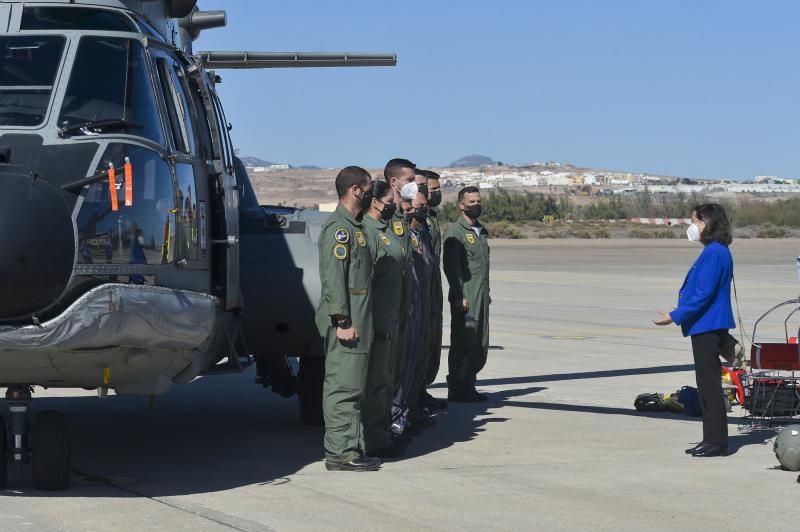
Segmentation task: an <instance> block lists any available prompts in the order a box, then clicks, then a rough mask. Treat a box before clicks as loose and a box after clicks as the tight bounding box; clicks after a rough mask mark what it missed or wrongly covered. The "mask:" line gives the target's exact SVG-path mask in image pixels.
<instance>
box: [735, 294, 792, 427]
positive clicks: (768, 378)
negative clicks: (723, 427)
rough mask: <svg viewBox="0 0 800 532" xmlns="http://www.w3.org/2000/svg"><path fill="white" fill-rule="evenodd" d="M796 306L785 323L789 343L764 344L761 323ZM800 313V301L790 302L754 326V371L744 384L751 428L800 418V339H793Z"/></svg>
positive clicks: (771, 310)
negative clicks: (791, 325) (791, 324)
mask: <svg viewBox="0 0 800 532" xmlns="http://www.w3.org/2000/svg"><path fill="white" fill-rule="evenodd" d="M786 307H792V308H791V311H790V312H789V313H788V315H787V316H786V319H784V321H783V329H784V334H785V342H763V341H759V338H758V336H757V334H758V326H759V324H760V323H761V322H762V321H763V320H764V318H766V317H767V316H769V315H770V314H772V313H773V312H775V311H777V310H779V309H785V308H786ZM798 311H800V299H790V300H788V301H784V302H783V303H780V304H778V305H775V306H774V307H772V308H771V309H769V310H768V311H766V312H765V313H764V314H763V315H762V316H761V317H760V318H758V320H756V322H755V324H754V325H753V341H752V345H751V347H750V369H749V372H748V374H747V376H746V379H747V381H746V383H742V384H743V385H744V404H743V406H744V408H745V410H747V411H748V412H749V415H747V416H746V419H747V420H749V422H750V425H751V426H762V427H771V426H773V425H782V424H786V423H790V422H792V421H794V420H795V419H796V418H798V417H800V382H799V381H800V344H798V342H797V337H798V336H800V328H798V333H797V336H795V337H793V338H790V336H789V320H790V319H791V318H792V316H794V315H795V314H796V313H797V312H798Z"/></svg>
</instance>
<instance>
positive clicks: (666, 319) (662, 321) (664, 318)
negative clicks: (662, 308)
mask: <svg viewBox="0 0 800 532" xmlns="http://www.w3.org/2000/svg"><path fill="white" fill-rule="evenodd" d="M659 314H661V319H660V320H653V323H655V324H656V325H662V326H663V325H669V324H670V323H672V318H670V317H669V312H659Z"/></svg>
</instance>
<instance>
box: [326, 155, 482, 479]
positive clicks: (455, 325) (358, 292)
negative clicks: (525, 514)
mask: <svg viewBox="0 0 800 532" xmlns="http://www.w3.org/2000/svg"><path fill="white" fill-rule="evenodd" d="M336 192H337V195H338V197H339V205H338V206H337V208H336V210H335V212H334V213H332V214H331V216H330V217H329V218H328V220H327V221H326V222H325V224H324V225H323V227H322V231H321V234H320V237H319V256H320V259H319V261H320V280H321V286H322V294H321V298H320V305H319V308H318V309H317V327H318V329H319V331H320V334H321V335H322V336H323V338H324V342H325V350H326V359H325V382H324V388H323V412H324V417H325V440H324V444H325V454H326V460H325V465H326V467H327V469H328V470H331V471H374V470H377V469H379V468H380V465H381V459H387V458H397V457H399V456H402V455H403V453H404V451H405V448H406V446H407V445H408V444H409V443H410V441H411V437H412V435H417V434H419V433H420V432H421V431H422V430H423V429H424V428H427V427H430V426H432V425H434V424H435V419H434V416H433V414H434V413H435V412H437V411H439V410H442V409H444V408H446V407H447V401H445V400H443V399H437V398H434V397H433V396H431V395H430V394H429V393H428V392H427V389H426V388H427V387H428V386H429V385H431V384H432V383H433V381H434V380H435V378H436V375H437V373H438V372H439V359H440V356H441V349H442V312H443V306H444V297H443V284H442V275H441V268H440V265H441V263H442V262H443V263H444V271H445V275H446V276H447V279H448V283H449V286H450V288H449V293H448V301H449V302H450V305H451V316H452V321H451V341H450V345H451V346H450V352H449V357H448V364H449V375H448V377H447V382H448V400H449V401H453V402H478V401H486V399H487V398H486V394H483V393H480V392H478V391H477V390H476V388H475V381H476V376H477V374H478V372H479V371H480V370H481V369H482V368H483V366H484V364H485V363H486V355H487V352H488V345H489V302H490V299H489V246H488V242H487V238H488V234H487V232H486V229H485V228H484V227H483V226H482V225H481V224H480V223H479V222H478V218H479V217H480V215H481V200H480V192H479V190H478V189H477V188H475V187H466V188H464V189H462V190H461V191H460V192H459V195H458V202H459V203H458V205H459V208H460V210H461V216H460V218H459V220H458V221H457V222H455V223H453V224H452V225H451V226H450V227H449V228H448V229H447V231H446V232H445V234H444V235H442V233H441V230H440V225H439V220H438V218H437V214H436V211H434V210H433V207H436V206H438V205H439V204H440V203H441V199H442V193H441V189H440V183H439V175H438V174H436V173H435V172H432V171H428V170H418V169H417V168H416V166H415V165H414V163H412V162H411V161H408V160H406V159H392V160H391V161H389V162H388V163H387V165H386V167H385V169H384V180H379V181H374V182H373V181H372V177H371V176H370V174H369V172H367V171H366V170H364V169H363V168H360V167H357V166H349V167H347V168H345V169H343V170H342V171H341V172H340V173H339V175H338V176H337V177H336Z"/></svg>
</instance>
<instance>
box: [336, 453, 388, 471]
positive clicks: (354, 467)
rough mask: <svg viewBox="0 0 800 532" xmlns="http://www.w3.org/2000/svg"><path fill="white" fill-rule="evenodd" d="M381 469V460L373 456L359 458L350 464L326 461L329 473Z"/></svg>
mask: <svg viewBox="0 0 800 532" xmlns="http://www.w3.org/2000/svg"><path fill="white" fill-rule="evenodd" d="M380 468H381V461H380V459H379V458H373V457H371V456H363V455H362V456H358V457H356V458H353V459H352V460H350V461H349V462H332V461H329V460H325V469H327V470H328V471H377V470H378V469H380Z"/></svg>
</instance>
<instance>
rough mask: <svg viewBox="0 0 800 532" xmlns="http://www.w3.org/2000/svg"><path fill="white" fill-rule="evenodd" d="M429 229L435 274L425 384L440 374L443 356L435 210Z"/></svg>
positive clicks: (438, 232)
mask: <svg viewBox="0 0 800 532" xmlns="http://www.w3.org/2000/svg"><path fill="white" fill-rule="evenodd" d="M428 229H429V230H430V233H431V247H432V248H433V249H432V250H433V258H434V264H433V276H432V278H431V330H430V339H429V342H428V345H429V346H430V359H429V360H428V373H427V375H426V376H425V385H426V386H429V385H431V384H433V381H435V380H436V375H438V374H439V364H440V360H441V358H442V326H443V322H442V312H443V310H444V295H443V293H442V266H441V265H442V229H441V226H440V225H439V218H438V217H437V215H436V212H435V211H431V215H430V216H429V217H428Z"/></svg>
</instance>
